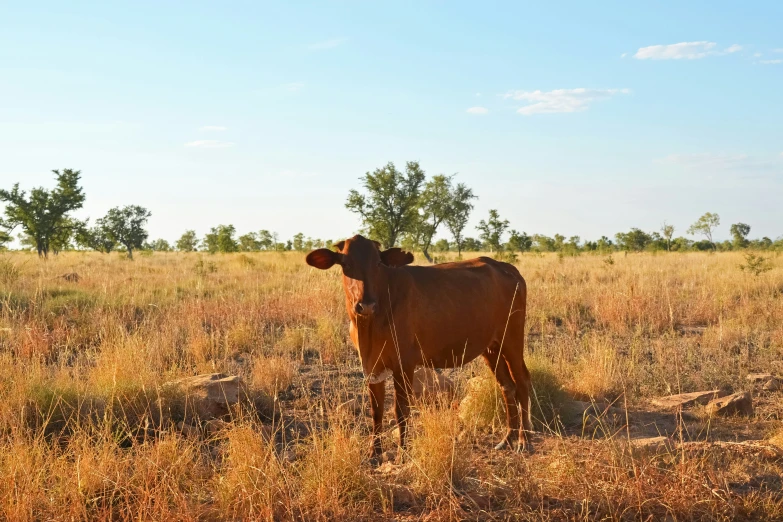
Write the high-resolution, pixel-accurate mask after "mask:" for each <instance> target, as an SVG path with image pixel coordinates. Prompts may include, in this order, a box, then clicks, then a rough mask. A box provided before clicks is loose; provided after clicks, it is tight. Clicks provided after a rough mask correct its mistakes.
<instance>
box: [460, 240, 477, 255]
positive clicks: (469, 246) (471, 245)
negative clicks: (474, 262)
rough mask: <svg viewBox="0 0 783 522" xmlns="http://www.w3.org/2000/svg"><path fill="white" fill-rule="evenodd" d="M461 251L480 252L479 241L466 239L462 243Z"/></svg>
mask: <svg viewBox="0 0 783 522" xmlns="http://www.w3.org/2000/svg"><path fill="white" fill-rule="evenodd" d="M462 250H465V251H467V252H478V251H480V250H481V241H479V240H478V239H476V238H473V237H466V238H465V239H464V240H463V242H462Z"/></svg>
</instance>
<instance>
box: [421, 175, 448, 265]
mask: <svg viewBox="0 0 783 522" xmlns="http://www.w3.org/2000/svg"><path fill="white" fill-rule="evenodd" d="M451 179H452V176H446V175H444V174H438V175H437V176H433V178H432V179H431V180H429V181H428V182H427V183H426V184H425V185H424V190H423V191H422V193H421V201H420V204H421V211H420V214H419V217H420V223H419V228H420V233H421V236H420V246H421V253H422V254H423V255H424V257H425V258H426V259H427V261H429V262H430V263H432V258H431V257H430V254H429V250H430V246H431V245H432V238H434V237H435V234H436V233H437V232H438V228H439V227H440V225H441V223H443V222H444V221H445V220H446V219H447V218H448V217H449V216H450V215H451V214H452V213H453V207H454V195H455V190H454V187H452V185H451Z"/></svg>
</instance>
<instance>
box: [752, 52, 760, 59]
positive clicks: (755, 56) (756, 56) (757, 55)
mask: <svg viewBox="0 0 783 522" xmlns="http://www.w3.org/2000/svg"><path fill="white" fill-rule="evenodd" d="M753 58H761V53H753Z"/></svg>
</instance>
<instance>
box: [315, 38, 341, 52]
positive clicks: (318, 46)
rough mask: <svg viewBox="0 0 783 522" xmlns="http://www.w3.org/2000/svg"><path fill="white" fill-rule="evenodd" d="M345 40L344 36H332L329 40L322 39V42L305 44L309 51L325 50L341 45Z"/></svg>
mask: <svg viewBox="0 0 783 522" xmlns="http://www.w3.org/2000/svg"><path fill="white" fill-rule="evenodd" d="M344 42H345V38H332V39H331V40H324V41H323V42H316V43H314V44H310V45H308V46H307V48H308V49H310V50H311V51H325V50H326V49H334V48H335V47H338V46H340V45H342V44H343V43H344Z"/></svg>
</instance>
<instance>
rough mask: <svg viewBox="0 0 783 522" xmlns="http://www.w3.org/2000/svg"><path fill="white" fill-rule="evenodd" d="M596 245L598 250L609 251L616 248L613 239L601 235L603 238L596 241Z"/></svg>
mask: <svg viewBox="0 0 783 522" xmlns="http://www.w3.org/2000/svg"><path fill="white" fill-rule="evenodd" d="M595 246H596V250H599V251H601V252H609V251H611V250H613V248H614V244H613V243H612V240H611V239H609V238H608V237H606V236H601V239H599V240H598V241H596V242H595Z"/></svg>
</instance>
